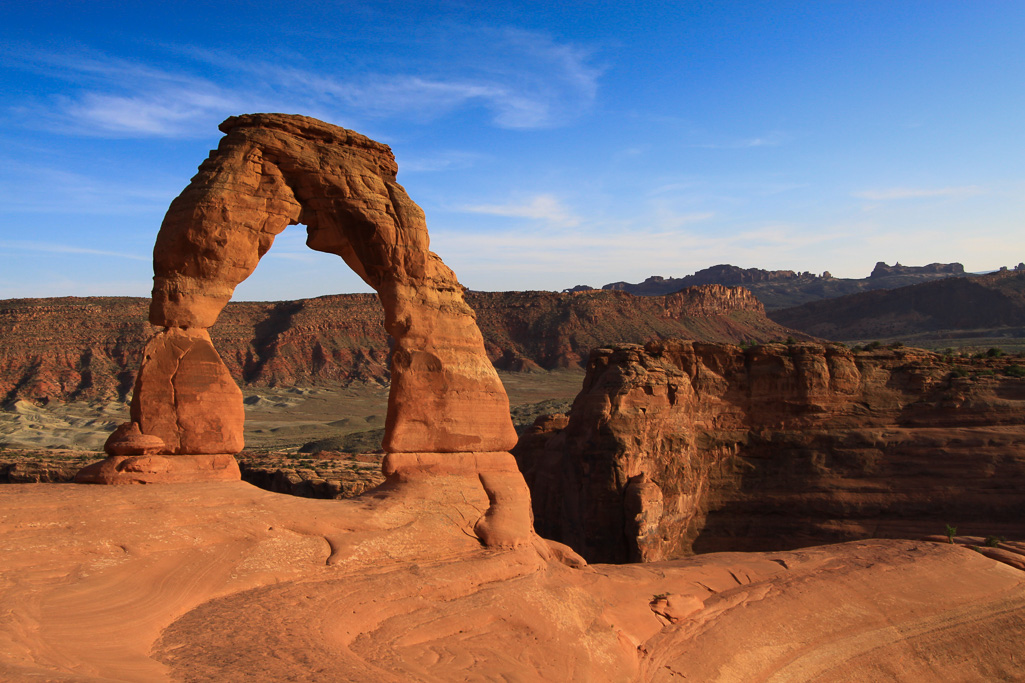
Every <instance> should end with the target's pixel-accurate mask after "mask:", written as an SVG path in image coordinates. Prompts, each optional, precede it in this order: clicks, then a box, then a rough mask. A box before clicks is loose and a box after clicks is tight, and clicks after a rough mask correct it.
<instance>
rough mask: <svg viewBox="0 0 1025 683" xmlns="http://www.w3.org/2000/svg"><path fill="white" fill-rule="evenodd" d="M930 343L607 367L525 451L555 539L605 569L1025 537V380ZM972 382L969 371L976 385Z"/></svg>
mask: <svg viewBox="0 0 1025 683" xmlns="http://www.w3.org/2000/svg"><path fill="white" fill-rule="evenodd" d="M1010 362H1011V361H1006V360H1002V361H999V362H998V361H991V362H990V363H989V365H988V366H987V365H985V364H984V363H983V362H982V361H979V362H978V367H972V366H964V367H952V366H951V365H949V364H948V363H946V362H944V361H943V360H942V359H941V358H940V357H939V356H937V355H936V354H932V353H929V352H925V351H920V350H915V349H904V348H898V349H888V348H884V349H880V350H877V351H875V352H870V353H854V352H852V351H850V350H848V349H846V348H844V347H842V346H839V345H829V344H827V345H821V344H807V343H802V344H794V345H782V344H776V345H764V346H758V347H753V348H749V349H746V350H744V349H741V348H739V347H736V346H731V345H720V344H703V343H695V342H681V341H668V342H656V343H651V344H648V345H647V346H645V347H641V346H637V345H624V346H620V347H616V348H610V349H601V350H598V351H595V352H594V353H593V354H592V356H591V361H590V365H589V368H588V373H587V377H586V379H585V381H584V386H583V389H582V391H581V393H580V395H579V396H578V397H577V399H576V400H575V402H574V403H573V407H572V410H571V412H570V415H569V417H568V418H567V417H564V416H563V417H560V416H553V417H549V418H545V419H540V420H539V421H538V422H537V424H536V425H535V427H534V428H533V430H532V431H531V432H528V433H527V434H525V435H524V437H523V438H522V439H521V441H520V444H519V445H518V446H517V448H516V449H515V451H514V452H515V453H516V455H517V457H518V459H519V462H520V464H521V467H522V468H523V469H524V471H525V473H526V477H527V480H528V483H529V484H530V486H531V492H532V497H533V501H534V512H535V525H536V528H537V529H538V531H539V533H541V534H542V535H543V536H545V537H546V538H553V539H556V540H559V541H561V542H564V543H567V544H569V545H570V546H572V547H573V548H574V549H576V550H577V551H578V552H580V553H581V554H582V555H583V556H584V557H586V558H588V559H589V560H591V561H613V562H624V561H658V560H663V559H668V558H673V557H681V556H685V555H688V554H690V553H692V552H707V551H716V550H767V549H784V548H795V547H801V546H807V545H814V544H819V543H828V542H835V541H842V540H850V539H855V538H867V537H873V536H883V537H917V536H921V535H923V534H929V533H938V532H942V530H943V528H944V524H946V523H950V524H952V525H955V526H958V527H959V528H960V529H961V530H962V532H967V533H975V534H978V535H983V536H985V535H987V534H1000V535H1004V536H1009V537H1021V536H1023V535H1025V524H1023V522H1022V519H1021V516H1020V514H1019V511H1020V510H1021V509H1023V506H1025V493H1023V491H1025V455H1023V454H1022V453H1021V451H1020V448H1019V447H1018V444H1020V443H1021V441H1022V439H1025V417H1023V416H1025V380H1023V379H1020V378H1018V377H1012V376H1007V375H1005V374H1001V373H1002V371H1003V369H1004V368H1006V367H1009V366H1008V363H1010ZM962 375H963V376H962Z"/></svg>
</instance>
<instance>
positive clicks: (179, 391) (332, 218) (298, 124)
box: [132, 114, 516, 453]
mask: <svg viewBox="0 0 1025 683" xmlns="http://www.w3.org/2000/svg"><path fill="white" fill-rule="evenodd" d="M220 129H221V130H222V131H223V132H224V133H225V137H224V138H222V139H221V142H220V144H219V145H218V148H217V149H216V150H214V151H213V152H211V154H210V156H209V157H208V158H207V159H206V161H204V162H203V164H202V165H201V166H200V167H199V172H198V173H197V174H196V176H195V177H194V178H193V179H192V181H191V182H190V183H189V185H188V187H186V188H185V190H184V191H183V192H182V193H181V194H180V195H179V196H178V197H177V198H176V199H175V200H174V201H173V202H172V203H171V206H170V208H169V209H168V212H167V215H166V217H165V218H164V222H163V224H162V225H161V228H160V233H159V235H158V236H157V242H156V246H155V248H154V255H153V266H154V273H155V275H154V286H153V300H152V304H151V307H150V322H151V323H153V324H154V325H157V326H160V327H162V328H164V330H163V331H162V332H160V333H158V334H157V335H156V336H155V337H154V339H153V340H151V342H150V344H149V346H148V347H147V352H146V359H145V360H144V362H143V366H142V368H141V370H140V373H139V380H138V382H137V384H136V392H135V397H134V400H133V405H132V419H133V421H134V422H136V423H138V426H139V429H140V431H141V432H142V434H144V435H152V436H156V437H159V438H161V439H163V441H164V443H165V448H164V451H163V452H165V453H197V452H198V453H214V452H219V453H224V452H228V453H235V452H238V450H240V449H241V446H242V433H241V431H242V421H241V419H240V417H241V416H242V403H241V394H240V393H238V394H237V396H236V395H235V394H236V393H237V387H234V385H233V383H230V378H228V379H229V382H228V383H230V384H231V386H228V385H227V384H226V383H225V382H224V376H226V375H227V371H226V369H223V364H221V368H220V369H218V370H217V371H216V372H214V371H212V370H211V369H210V367H209V366H208V365H207V366H204V370H203V372H201V373H198V374H199V375H202V376H203V377H207V378H211V377H218V378H219V379H216V380H211V381H209V382H208V383H207V386H200V385H201V384H203V379H202V378H201V377H199V378H198V379H196V381H194V382H193V384H192V385H190V386H189V387H184V389H185V394H187V396H185V394H183V388H178V387H177V386H176V379H178V377H177V376H178V375H180V374H181V373H182V372H183V369H187V368H186V365H187V363H185V364H183V363H184V362H185V360H184V359H188V358H189V357H191V356H192V355H195V354H198V355H199V356H201V357H202V359H203V362H204V363H206V364H209V363H210V362H211V354H210V352H212V351H213V347H212V346H210V342H209V336H208V335H207V334H206V330H207V328H209V327H210V326H212V325H213V324H214V322H215V321H216V320H217V316H218V315H219V314H220V312H221V310H222V309H223V308H224V306H225V304H227V302H228V301H229V299H230V298H231V295H232V293H233V292H234V289H235V287H236V286H237V285H238V284H239V283H240V282H242V281H243V280H244V279H245V278H247V277H248V276H249V275H250V274H251V273H252V272H253V270H254V269H255V268H256V266H257V264H258V263H259V260H260V258H261V257H262V256H263V255H264V254H266V253H267V251H268V250H269V249H270V248H271V245H272V243H273V241H274V237H275V236H276V235H278V234H279V233H281V232H282V231H283V230H284V229H285V228H286V227H287V226H289V225H293V224H296V223H300V222H301V223H303V224H305V225H306V226H307V228H308V239H307V244H308V245H309V246H310V247H311V248H313V249H316V250H319V251H324V252H329V253H334V254H337V255H339V256H341V257H342V258H343V259H344V260H345V262H346V263H347V264H348V265H349V266H350V267H351V268H352V269H353V270H354V271H355V272H356V273H357V274H358V275H359V276H360V277H361V278H363V280H364V281H366V282H367V284H369V285H370V286H371V287H373V288H374V289H375V290H376V291H377V294H378V297H379V298H380V300H381V303H382V305H383V307H384V311H385V328H386V329H387V331H388V333H389V334H390V335H391V336H392V338H393V339H394V342H395V343H394V348H393V353H392V360H391V394H390V398H389V404H388V419H387V423H386V430H385V441H384V448H385V451H386V452H389V453H416V452H428V453H454V452H481V451H507V450H509V449H510V448H511V447H512V446H513V445H514V444H515V442H516V434H515V431H514V430H513V427H512V422H511V420H510V417H509V403H508V398H507V396H506V394H505V390H504V388H503V387H502V384H501V382H500V381H499V379H498V375H497V374H496V372H495V370H494V368H493V367H492V365H491V363H490V362H489V360H488V358H487V355H486V353H485V351H484V343H483V339H482V337H481V334H480V331H479V330H478V328H477V325H476V321H475V316H474V313H473V311H472V310H471V309H470V308H469V307H468V306H467V305H466V302H465V301H464V300H463V294H462V292H463V290H462V287H461V285H460V284H459V283H458V281H457V280H456V277H455V274H454V273H453V272H452V271H451V270H450V269H449V268H448V267H446V266H445V264H444V263H442V261H441V259H440V258H438V256H437V255H435V254H434V253H432V252H431V251H430V250H429V244H430V241H429V238H428V235H427V226H426V222H425V220H424V214H423V211H422V210H421V209H420V207H418V206H417V205H416V204H415V203H413V201H412V200H410V199H409V197H408V196H407V195H406V192H405V190H404V189H403V188H402V186H401V185H399V184H398V183H397V182H395V177H396V173H397V171H398V166H397V164H396V163H395V158H394V156H393V155H392V152H391V150H390V148H389V147H388V146H387V145H382V144H380V143H377V142H374V141H373V140H370V139H369V138H366V137H364V136H362V135H360V134H358V133H355V132H353V131H349V130H346V129H344V128H340V127H338V126H333V125H330V124H326V123H323V122H321V121H317V120H316V119H311V118H308V117H303V116H289V115H284V114H252V115H245V116H235V117H231V118H229V119H228V120H226V121H225V122H224V123H222V124H221V126H220ZM207 347H209V349H208V348H207ZM213 356H216V352H213ZM217 361H218V362H219V361H220V359H219V358H217ZM191 374H192V375H197V373H195V372H192V373H191ZM197 377H198V375H197ZM194 379H195V378H194ZM233 389H234V392H233ZM183 397H186V398H187V399H188V400H187V401H185V402H183V400H182V399H183ZM236 399H237V400H236ZM186 403H187V404H188V405H186ZM218 420H219V422H218ZM212 421H213V422H217V424H212ZM236 422H237V424H236Z"/></svg>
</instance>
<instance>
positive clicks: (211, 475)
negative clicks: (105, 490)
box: [75, 453, 242, 484]
mask: <svg viewBox="0 0 1025 683" xmlns="http://www.w3.org/2000/svg"><path fill="white" fill-rule="evenodd" d="M241 479H242V474H241V472H240V471H239V469H238V463H237V462H236V461H235V456H233V455H231V454H230V453H207V454H202V455H166V456H165V455H111V456H108V457H107V459H106V460H101V461H100V462H96V463H93V464H92V465H88V466H87V467H84V468H82V469H81V470H79V472H78V474H77V475H75V482H76V483H78V484H186V483H193V482H203V481H240V480H241Z"/></svg>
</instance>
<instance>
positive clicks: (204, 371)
mask: <svg viewBox="0 0 1025 683" xmlns="http://www.w3.org/2000/svg"><path fill="white" fill-rule="evenodd" d="M131 415H132V421H133V422H134V423H137V424H138V425H139V428H140V429H141V430H142V432H143V433H144V434H147V435H149V434H151V435H153V436H156V437H158V438H160V439H161V440H162V441H163V442H164V444H165V450H164V451H162V452H164V453H177V454H202V453H238V452H239V451H241V450H242V447H243V445H244V442H243V440H242V429H243V425H244V423H245V410H244V409H243V406H242V391H241V390H240V389H239V388H238V385H237V384H235V382H234V380H232V378H231V375H230V374H228V370H227V368H225V367H224V363H222V362H221V358H220V356H218V355H217V351H216V350H215V349H214V347H213V344H211V343H210V337H209V335H207V333H206V331H205V330H187V331H186V330H181V329H178V328H170V329H168V330H166V331H164V332H160V333H158V334H156V335H155V336H154V337H153V338H152V339H150V341H149V343H148V344H146V349H145V351H144V352H143V360H142V367H141V368H140V369H139V374H138V376H137V378H136V380H135V393H134V394H133V395H132V410H131Z"/></svg>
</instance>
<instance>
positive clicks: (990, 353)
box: [986, 346, 1004, 358]
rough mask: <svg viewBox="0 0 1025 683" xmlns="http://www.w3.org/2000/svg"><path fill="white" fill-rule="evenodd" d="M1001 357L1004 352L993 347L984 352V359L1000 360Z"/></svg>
mask: <svg viewBox="0 0 1025 683" xmlns="http://www.w3.org/2000/svg"><path fill="white" fill-rule="evenodd" d="M1002 355H1004V350H1003V349H998V348H997V347H995V346H993V347H990V348H989V350H987V351H986V358H1000V356H1002Z"/></svg>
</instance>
